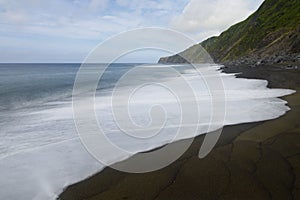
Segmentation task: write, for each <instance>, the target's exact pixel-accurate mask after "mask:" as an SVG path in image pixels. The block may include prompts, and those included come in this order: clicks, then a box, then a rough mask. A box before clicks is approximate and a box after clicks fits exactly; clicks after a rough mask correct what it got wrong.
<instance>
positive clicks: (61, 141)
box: [0, 65, 294, 200]
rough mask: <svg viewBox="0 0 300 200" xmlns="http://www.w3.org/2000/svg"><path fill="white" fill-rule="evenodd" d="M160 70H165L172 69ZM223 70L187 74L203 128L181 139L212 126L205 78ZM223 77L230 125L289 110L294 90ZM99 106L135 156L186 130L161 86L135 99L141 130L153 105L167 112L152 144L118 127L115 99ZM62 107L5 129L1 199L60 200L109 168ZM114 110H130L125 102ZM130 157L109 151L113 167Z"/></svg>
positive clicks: (26, 116)
mask: <svg viewBox="0 0 300 200" xmlns="http://www.w3.org/2000/svg"><path fill="white" fill-rule="evenodd" d="M146 67H157V66H146ZM159 67H162V68H164V67H166V65H163V66H162V65H161V66H159ZM217 69H218V67H216V66H206V67H203V66H202V68H201V70H202V71H201V72H202V75H203V76H202V78H199V76H198V75H197V74H196V72H195V71H193V70H188V71H187V72H186V73H184V78H185V80H186V81H187V82H188V83H189V84H190V86H191V87H192V89H193V91H194V92H195V96H196V99H197V102H198V105H199V115H200V124H186V125H185V128H186V133H187V134H186V135H185V136H184V137H182V138H180V139H183V138H189V137H193V136H194V135H193V133H191V132H189V131H188V130H189V128H190V127H193V126H200V127H199V132H198V133H197V134H198V135H199V134H203V133H205V132H206V130H207V128H208V125H209V123H210V118H211V110H212V103H211V94H210V92H209V90H208V89H207V85H206V82H205V81H204V78H203V77H205V78H209V77H214V76H216V75H215V74H214V73H215V72H216V70H217ZM218 73H219V74H218V75H219V76H220V77H221V78H222V81H223V83H224V89H225V99H224V98H223V95H222V91H219V93H218V91H216V92H215V96H214V98H215V99H216V100H217V101H225V102H226V117H225V121H224V125H232V124H239V123H246V122H257V121H263V120H269V119H274V118H277V117H280V116H281V115H283V114H284V113H286V112H287V111H288V110H289V108H288V107H287V106H286V102H285V101H283V100H280V99H278V97H281V96H285V95H289V94H292V93H293V92H294V91H292V90H285V89H268V88H267V87H266V86H267V82H266V81H264V80H249V79H237V78H235V76H234V75H233V74H221V73H220V72H218ZM147 76H148V75H147ZM167 81H168V82H172V83H171V84H175V85H176V84H178V82H177V78H176V77H173V78H168V79H167ZM120 90H122V88H121V89H120ZM125 91H126V90H125ZM183 92H184V91H183ZM120 94H122V92H121V93H120ZM154 97H155V98H154ZM183 101H185V103H188V102H189V101H194V99H189V98H187V99H184V100H183ZM95 102H96V109H97V116H98V120H99V123H100V124H101V125H102V126H103V128H104V130H105V131H106V133H107V136H108V137H109V138H110V139H111V140H112V141H113V142H114V143H115V144H118V145H119V146H120V147H122V148H124V149H126V150H128V151H131V152H132V153H136V152H140V151H146V150H150V149H153V148H156V147H158V146H161V145H163V144H166V143H169V142H171V141H172V140H173V138H174V134H175V133H176V130H177V129H178V126H179V125H180V119H179V116H180V107H179V106H178V105H177V103H178V102H177V99H176V98H174V96H172V94H170V93H169V92H168V91H166V90H165V89H162V88H159V87H157V86H149V87H145V88H143V90H142V91H140V92H138V93H137V94H136V95H135V96H134V98H133V99H131V105H132V106H133V107H132V108H131V109H130V110H131V117H132V119H133V120H134V121H135V123H136V124H138V125H142V126H145V125H147V124H148V123H149V122H151V118H150V116H149V113H148V111H149V109H150V108H151V107H152V106H153V105H156V104H160V105H161V106H163V107H164V109H165V112H166V116H167V120H166V128H165V129H164V130H163V131H162V132H161V133H160V134H158V135H155V136H154V137H152V138H151V139H149V140H138V139H136V138H132V137H128V136H127V135H124V134H123V133H122V132H120V131H119V129H118V127H117V126H116V124H115V123H114V117H113V113H112V111H111V106H110V105H111V98H110V97H109V96H100V97H99V96H98V97H97V98H96V100H95ZM58 105H59V106H56V107H54V108H51V109H50V108H47V109H40V110H34V111H31V112H29V111H27V112H24V113H22V115H19V116H18V119H17V121H12V122H10V123H8V122H6V124H4V125H2V127H5V129H4V128H2V130H1V131H4V132H5V133H6V134H5V137H4V138H3V139H2V141H1V147H2V148H3V147H4V150H6V151H4V150H3V151H0V155H1V157H2V159H1V160H0V174H1V180H0V199H10V200H15V199H20V197H22V199H24V200H27V199H28V200H29V199H55V198H56V197H57V195H58V194H59V193H60V192H62V190H63V188H65V187H66V186H68V185H70V184H72V183H75V182H78V181H80V180H83V179H85V178H87V177H88V176H91V175H92V174H94V173H96V172H98V171H100V170H101V169H103V167H104V166H103V165H102V164H100V163H98V162H97V161H96V160H95V159H93V158H92V156H91V155H89V154H88V153H87V151H86V150H85V149H84V147H83V145H82V144H81V143H80V140H79V139H78V136H77V134H76V130H75V125H74V122H73V112H72V106H71V103H70V102H69V103H65V102H64V103H63V104H58ZM114 106H119V107H122V106H124V105H123V104H122V103H120V104H116V105H114ZM187 109H193V108H187ZM152 128H153V127H152ZM10 147H11V148H10ZM7 149H8V150H7ZM103 151H105V149H103ZM125 158H126V155H111V154H110V152H107V161H109V162H110V163H114V162H117V161H120V160H122V159H125Z"/></svg>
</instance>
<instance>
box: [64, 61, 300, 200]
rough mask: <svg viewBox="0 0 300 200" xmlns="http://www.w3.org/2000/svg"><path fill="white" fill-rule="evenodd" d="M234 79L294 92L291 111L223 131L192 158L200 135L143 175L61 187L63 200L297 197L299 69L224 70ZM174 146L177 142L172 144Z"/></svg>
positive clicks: (108, 176) (105, 175) (106, 175)
mask: <svg viewBox="0 0 300 200" xmlns="http://www.w3.org/2000/svg"><path fill="white" fill-rule="evenodd" d="M223 70H224V71H225V72H228V73H237V72H238V73H240V72H241V74H239V75H238V76H239V77H244V78H258V79H266V80H268V81H269V87H275V88H289V89H294V90H296V91H297V92H296V93H295V94H294V95H291V96H288V97H285V98H284V99H285V100H286V101H288V103H289V106H290V108H291V111H289V112H288V113H287V114H286V115H284V116H283V117H280V118H278V119H275V120H270V121H265V122H259V123H249V124H241V125H235V126H228V127H225V128H224V130H223V134H222V136H221V138H220V140H219V142H218V144H217V146H216V147H215V148H214V149H213V151H212V152H211V153H210V154H209V155H208V156H207V157H205V158H204V159H199V158H198V150H199V147H200V145H201V143H202V141H203V136H199V137H197V138H196V139H195V140H194V142H193V144H192V145H191V147H190V148H189V149H188V150H187V152H186V153H185V154H184V155H183V156H182V157H181V158H180V159H179V160H177V161H176V162H174V163H173V164H171V165H170V166H168V167H166V168H164V169H162V170H159V171H156V172H151V173H146V174H128V173H124V172H118V171H116V170H114V169H111V168H106V169H104V170H103V171H102V172H100V173H99V174H96V175H94V176H92V177H90V178H88V179H87V180H85V181H82V182H80V183H77V184H74V185H72V186H69V187H68V188H66V190H65V191H64V192H63V193H62V194H61V195H60V197H59V198H60V199H63V200H77V199H78V200H79V199H80V200H81V199H88V200H114V199H115V200H117V199H129V200H133V199H134V200H135V199H136V200H141V199H145V200H146V199H147V200H148V199H149V200H150V199H156V200H164V199H172V200H174V199H178V200H179V199H180V200H181V199H186V200H192V199H198V200H199V199H204V200H210V199H230V200H232V199H246V200H247V199H249V200H250V199H251V200H252V199H264V200H267V199H278V200H283V199H284V200H288V199H300V142H299V141H300V123H299V116H300V95H299V89H300V70H297V69H294V68H290V69H288V68H286V67H285V65H283V66H274V65H270V66H267V65H260V66H257V67H255V68H254V67H253V66H246V65H245V66H237V65H232V66H226V67H224V68H223ZM178 143H180V142H178Z"/></svg>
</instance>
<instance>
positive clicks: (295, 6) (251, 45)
mask: <svg viewBox="0 0 300 200" xmlns="http://www.w3.org/2000/svg"><path fill="white" fill-rule="evenodd" d="M201 46H202V47H203V48H204V49H205V50H206V51H207V52H208V53H209V54H210V55H211V57H212V58H213V59H214V61H215V62H217V63H226V62H227V63H228V62H235V63H243V64H244V63H249V64H252V63H258V62H259V63H261V62H265V63H269V62H276V63H279V62H288V61H290V62H295V61H299V59H300V57H299V53H300V1H299V0H265V2H264V3H263V4H262V5H261V6H260V8H259V9H258V10H257V11H256V12H255V13H253V14H252V15H251V16H250V17H248V18H247V19H246V20H245V21H243V22H240V23H238V24H236V25H234V26H232V27H230V28H229V29H228V30H226V31H225V32H223V33H222V34H221V35H220V36H218V37H212V38H209V39H207V40H205V41H203V42H202V43H200V44H198V45H195V46H193V47H191V48H189V49H187V50H185V51H184V52H181V53H179V54H177V55H174V56H171V57H165V58H161V59H160V60H159V62H160V63H184V62H186V61H185V59H183V58H181V57H184V58H186V59H188V60H189V61H191V62H193V63H201V62H203V61H205V60H206V59H203V56H201V55H203V54H202V53H200V54H198V53H199V52H203V51H201V49H202V47H201ZM179 55H180V56H179Z"/></svg>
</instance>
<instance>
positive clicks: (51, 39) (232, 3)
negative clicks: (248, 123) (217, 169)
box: [0, 0, 263, 62]
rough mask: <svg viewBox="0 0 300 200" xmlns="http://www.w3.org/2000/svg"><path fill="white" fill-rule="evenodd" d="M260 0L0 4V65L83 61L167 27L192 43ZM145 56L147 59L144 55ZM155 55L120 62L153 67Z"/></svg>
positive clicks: (0, 0)
mask: <svg viewBox="0 0 300 200" xmlns="http://www.w3.org/2000/svg"><path fill="white" fill-rule="evenodd" d="M262 2H263V0H51V1H50V0H49V1H47V0H0V24H1V26H0V49H1V52H0V62H82V61H83V60H84V58H85V57H86V56H87V55H88V53H89V52H90V51H91V50H92V49H93V48H94V47H95V46H97V45H98V44H99V43H101V42H102V41H104V40H105V39H107V38H109V37H111V36H113V35H115V34H118V33H120V32H123V31H126V30H130V29H133V28H142V27H149V26H151V27H163V28H171V29H174V30H177V31H180V32H182V33H185V34H187V35H189V36H190V37H192V38H194V39H195V40H197V41H199V42H200V41H202V40H203V39H206V38H208V37H210V36H214V35H219V34H220V33H221V32H222V31H224V30H226V29H227V28H229V27H230V26H231V25H233V24H235V23H236V22H239V21H241V20H244V19H245V18H247V17H248V16H249V15H250V14H251V13H253V12H254V11H255V10H256V9H257V8H258V7H259V6H260V5H261V3H262ZM146 54H148V55H146ZM159 56H160V54H159V53H149V52H148V53H145V54H144V57H141V55H139V56H135V57H134V56H133V57H131V58H130V59H129V58H128V60H124V61H125V62H126V61H128V62H156V61H157V59H158V57H159Z"/></svg>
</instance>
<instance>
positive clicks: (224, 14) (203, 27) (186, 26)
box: [170, 0, 263, 39]
mask: <svg viewBox="0 0 300 200" xmlns="http://www.w3.org/2000/svg"><path fill="white" fill-rule="evenodd" d="M262 1H263V0H255V1H247V0H226V1H224V0H191V1H190V2H189V4H188V5H187V6H186V7H185V8H184V9H183V11H182V13H181V14H180V15H178V16H175V17H174V18H173V19H172V21H171V23H170V26H171V27H172V28H174V29H177V30H179V31H182V32H185V33H188V34H190V35H192V36H194V37H196V38H198V39H200V38H202V39H203V37H204V36H205V35H208V33H215V34H219V33H221V32H222V31H224V30H225V29H227V28H229V26H231V25H233V24H235V23H237V22H239V21H242V20H243V19H245V18H247V17H248V16H249V15H250V14H251V13H253V12H254V11H255V10H256V9H257V7H258V5H260V4H261V3H262Z"/></svg>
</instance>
